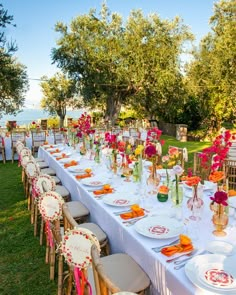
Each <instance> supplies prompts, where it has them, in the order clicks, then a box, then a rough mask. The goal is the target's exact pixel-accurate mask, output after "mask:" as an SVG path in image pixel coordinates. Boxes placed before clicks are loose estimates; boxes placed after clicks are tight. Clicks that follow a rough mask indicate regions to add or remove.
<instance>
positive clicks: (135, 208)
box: [120, 204, 145, 219]
mask: <svg viewBox="0 0 236 295" xmlns="http://www.w3.org/2000/svg"><path fill="white" fill-rule="evenodd" d="M130 209H131V211H130V212H126V213H122V214H120V217H121V218H122V219H131V218H136V217H140V216H144V215H145V213H144V210H143V208H141V207H139V205H138V204H134V205H132V206H131V207H130Z"/></svg>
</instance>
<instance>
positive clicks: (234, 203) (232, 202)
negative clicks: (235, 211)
mask: <svg viewBox="0 0 236 295" xmlns="http://www.w3.org/2000/svg"><path fill="white" fill-rule="evenodd" d="M228 202H229V206H230V207H233V208H236V196H233V197H229V198H228Z"/></svg>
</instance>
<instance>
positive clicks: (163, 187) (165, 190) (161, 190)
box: [158, 185, 169, 194]
mask: <svg viewBox="0 0 236 295" xmlns="http://www.w3.org/2000/svg"><path fill="white" fill-rule="evenodd" d="M158 191H159V193H161V194H168V191H169V188H168V186H166V185H161V186H160V187H159V190H158Z"/></svg>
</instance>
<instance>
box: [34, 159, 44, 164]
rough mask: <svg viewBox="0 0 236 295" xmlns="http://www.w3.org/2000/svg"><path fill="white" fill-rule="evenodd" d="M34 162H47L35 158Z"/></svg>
mask: <svg viewBox="0 0 236 295" xmlns="http://www.w3.org/2000/svg"><path fill="white" fill-rule="evenodd" d="M34 160H35V162H36V163H38V162H45V161H44V160H43V159H42V158H34ZM45 163H46V162H45Z"/></svg>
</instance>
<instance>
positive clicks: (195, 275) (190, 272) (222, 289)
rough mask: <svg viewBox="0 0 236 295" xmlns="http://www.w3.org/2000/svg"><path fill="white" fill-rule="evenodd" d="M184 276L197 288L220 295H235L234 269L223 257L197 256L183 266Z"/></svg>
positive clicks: (232, 262)
mask: <svg viewBox="0 0 236 295" xmlns="http://www.w3.org/2000/svg"><path fill="white" fill-rule="evenodd" d="M185 274H186V276H187V277H188V278H189V280H190V281H191V282H192V283H193V284H194V285H196V286H197V287H199V288H201V289H203V290H205V291H210V292H213V293H214V294H220V295H225V294H228V295H235V294H236V268H235V262H234V260H233V259H232V258H229V257H226V256H225V255H218V254H207V255H198V256H195V257H193V258H192V259H191V260H189V261H188V262H187V263H186V265H185Z"/></svg>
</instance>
